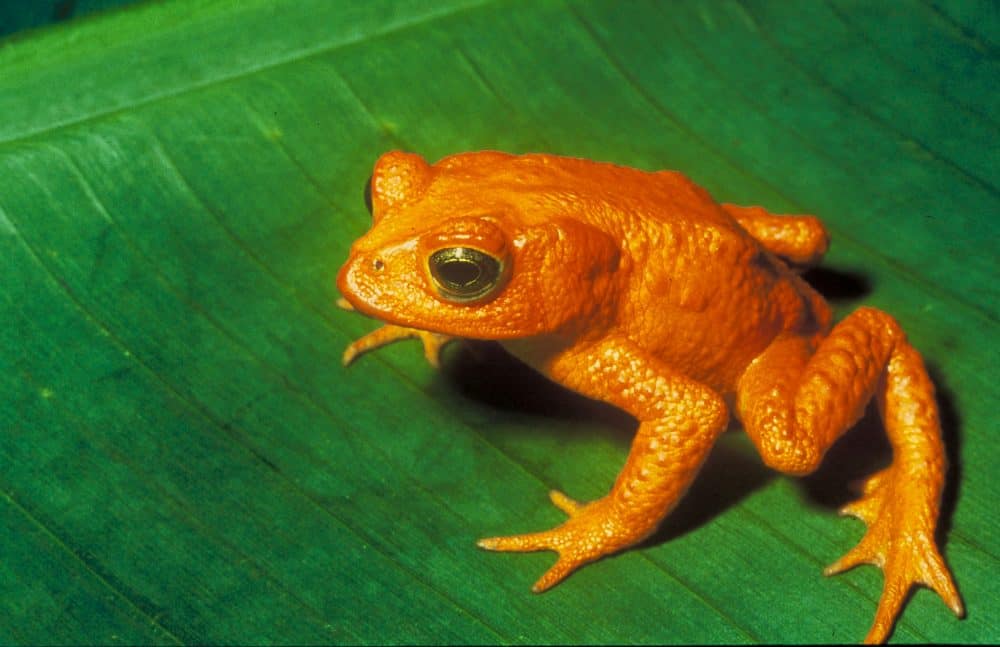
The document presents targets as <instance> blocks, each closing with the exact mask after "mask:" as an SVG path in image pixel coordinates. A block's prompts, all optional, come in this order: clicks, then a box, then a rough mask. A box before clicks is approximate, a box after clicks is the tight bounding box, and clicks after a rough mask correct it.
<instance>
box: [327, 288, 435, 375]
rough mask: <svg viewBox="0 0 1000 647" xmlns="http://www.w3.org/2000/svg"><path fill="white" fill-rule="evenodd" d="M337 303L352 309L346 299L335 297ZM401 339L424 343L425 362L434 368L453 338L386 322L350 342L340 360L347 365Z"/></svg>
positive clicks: (349, 309)
mask: <svg viewBox="0 0 1000 647" xmlns="http://www.w3.org/2000/svg"><path fill="white" fill-rule="evenodd" d="M337 305H338V306H340V307H341V308H343V309H344V310H348V311H351V312H353V311H354V306H352V305H351V304H350V302H349V301H348V300H347V299H344V298H340V299H337ZM403 339H419V340H420V341H421V342H422V343H423V345H424V357H425V358H426V359H427V363H428V364H430V365H431V366H433V367H434V368H440V366H441V350H442V349H443V348H444V347H445V345H446V344H447V343H448V342H450V341H452V340H453V339H455V338H454V337H451V336H450V335H442V334H440V333H436V332H429V331H427V330H418V329H417V328H407V327H405V326H396V325H393V324H386V325H384V326H382V327H381V328H378V329H376V330H373V331H372V332H370V333H368V334H367V335H365V336H364V337H361V338H359V339H356V340H354V341H353V342H351V343H350V344H349V345H348V346H347V348H345V349H344V355H343V357H342V358H341V361H342V362H343V364H344V366H347V365H348V364H350V363H351V362H353V361H354V360H355V359H357V357H358V356H359V355H363V354H364V353H367V352H368V351H370V350H375V349H376V348H381V347H382V346H385V345H387V344H391V343H393V342H395V341H400V340H403Z"/></svg>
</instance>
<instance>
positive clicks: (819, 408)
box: [737, 308, 963, 642]
mask: <svg viewBox="0 0 1000 647" xmlns="http://www.w3.org/2000/svg"><path fill="white" fill-rule="evenodd" d="M873 395H874V396H876V397H877V398H878V402H879V408H880V412H881V414H882V418H883V421H884V423H885V427H886V432H887V435H888V437H889V442H890V444H891V445H892V450H893V462H892V464H891V465H890V466H889V467H888V468H886V469H885V470H883V471H881V472H879V473H878V474H876V475H874V476H873V477H871V478H870V479H869V480H868V481H867V483H866V484H865V486H864V495H863V496H862V498H861V499H859V500H858V501H855V502H854V503H851V504H848V505H847V506H845V507H844V509H843V511H842V512H843V513H845V514H850V515H853V516H856V517H858V518H859V519H861V520H862V521H864V522H865V523H866V524H867V525H868V531H867V533H866V534H865V536H864V538H863V539H862V540H861V542H860V543H859V544H858V545H857V546H856V547H855V548H854V549H852V550H851V551H850V552H848V553H847V555H845V556H844V557H842V558H841V559H840V560H838V561H837V562H835V563H834V564H833V565H831V566H830V567H829V568H828V569H827V570H826V573H827V574H828V575H829V574H833V573H839V572H841V571H843V570H846V569H848V568H851V567H853V566H856V565H858V564H875V565H877V566H879V567H881V568H882V570H883V571H884V573H885V585H884V588H883V592H882V597H881V599H880V600H879V605H878V611H877V612H876V615H875V621H874V624H873V625H872V628H871V630H870V631H869V633H868V635H867V637H866V639H865V640H866V642H882V641H884V640H885V639H886V638H887V637H888V635H889V633H890V631H891V630H892V625H893V623H894V622H895V619H896V616H897V615H898V614H899V611H900V609H901V608H902V605H903V602H904V600H905V598H906V595H907V593H908V592H909V590H910V589H911V588H912V586H913V585H915V584H924V585H926V586H929V587H930V588H932V589H933V590H934V591H936V592H937V593H938V595H940V596H941V598H942V599H943V600H944V601H945V603H946V604H947V605H948V606H949V607H950V608H951V609H952V611H954V612H955V614H956V615H959V616H960V615H962V613H963V610H962V602H961V600H960V598H959V596H958V592H957V590H956V589H955V584H954V582H953V581H952V577H951V573H950V572H949V571H948V567H947V566H946V565H945V563H944V560H943V559H942V557H941V554H940V552H938V549H937V546H936V545H935V542H934V529H935V525H936V523H937V518H938V512H939V505H940V499H941V490H942V488H943V486H944V472H945V457H944V451H943V447H942V443H941V429H940V424H939V422H938V412H937V405H936V403H935V401H934V387H933V385H932V384H931V381H930V378H929V377H928V376H927V371H926V369H925V368H924V364H923V361H922V360H921V358H920V355H919V353H917V351H916V350H915V349H914V348H913V347H912V346H910V344H909V343H908V342H907V341H906V337H905V335H904V334H903V332H902V330H901V329H900V327H899V324H897V323H896V321H895V320H894V319H893V318H892V317H890V316H889V315H887V314H886V313H884V312H881V311H880V310H875V309H873V308H862V309H859V310H858V311H856V312H855V313H853V314H852V315H850V316H849V317H847V318H846V319H845V320H844V321H842V322H841V323H840V324H838V325H837V326H836V327H834V329H833V330H832V331H831V333H830V335H829V336H827V337H826V338H825V339H823V340H822V342H820V343H819V345H818V346H817V347H816V348H815V351H813V347H812V344H811V343H810V341H809V340H806V339H802V338H799V337H794V336H785V337H780V338H779V339H777V340H776V341H775V342H774V343H773V344H772V345H771V346H770V347H769V348H768V349H767V350H766V351H765V352H764V353H763V354H762V355H761V356H760V357H758V358H757V359H756V360H754V362H753V363H752V364H751V365H750V367H749V368H748V369H747V370H746V372H745V373H744V375H743V376H742V378H741V379H740V383H739V386H738V394H737V411H738V413H739V415H740V417H741V419H742V420H743V425H744V427H745V428H746V431H747V433H748V434H749V436H750V438H751V439H752V440H753V442H754V444H755V445H756V446H757V449H758V451H759V452H760V454H761V456H762V457H763V459H764V461H765V462H766V463H768V464H769V465H771V466H772V467H775V468H777V469H780V470H782V471H785V472H790V473H793V474H806V473H809V472H811V471H812V470H814V469H815V468H816V467H817V466H818V465H819V462H820V461H821V460H822V457H823V454H824V453H825V452H826V450H827V448H828V447H829V446H830V445H831V444H832V443H833V441H835V440H836V439H837V438H838V437H839V436H840V435H841V434H842V433H843V432H844V431H845V430H846V429H847V428H849V427H850V426H851V425H852V424H854V423H855V422H856V421H857V420H858V418H859V417H860V416H861V414H862V413H863V412H864V408H865V406H866V405H867V403H868V402H869V401H870V399H871V397H872V396H873Z"/></svg>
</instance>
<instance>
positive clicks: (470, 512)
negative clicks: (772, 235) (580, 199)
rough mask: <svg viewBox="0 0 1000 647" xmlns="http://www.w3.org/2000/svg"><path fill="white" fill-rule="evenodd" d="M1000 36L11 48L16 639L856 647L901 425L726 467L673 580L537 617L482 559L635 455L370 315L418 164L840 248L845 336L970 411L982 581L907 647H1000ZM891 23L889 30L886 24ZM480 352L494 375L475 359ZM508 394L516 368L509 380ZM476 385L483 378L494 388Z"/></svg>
mask: <svg viewBox="0 0 1000 647" xmlns="http://www.w3.org/2000/svg"><path fill="white" fill-rule="evenodd" d="M998 22H1000V13H998V12H997V11H996V9H995V7H994V5H992V4H991V3H988V2H982V3H978V4H977V3H943V2H934V3H922V2H906V3H870V4H859V3H852V2H833V3H820V2H813V3H787V2H747V3H733V2H714V3H694V2H690V3H655V2H649V3H624V4H622V3H611V2H607V3H602V2H585V3H562V2H554V1H553V2H549V1H546V2H528V3H512V2H495V1H489V0H480V1H472V0H454V1H452V2H417V1H411V2H370V3H339V2H338V3H332V2H322V1H319V0H315V1H306V2H302V1H299V2H290V1H289V2H283V1H268V2H264V1H263V0H258V1H248V2H240V3H233V2H223V1H221V0H217V1H208V2H183V1H177V2H171V3H141V4H138V5H135V6H133V7H130V8H128V9H126V10H120V11H117V12H113V13H109V14H104V15H100V16H97V17H95V18H93V19H90V20H86V21H82V22H75V23H67V24H63V25H59V26H56V27H54V28H51V29H48V30H40V31H37V32H33V33H31V34H28V35H26V36H24V37H17V38H12V39H9V40H7V41H0V114H3V115H4V118H3V119H2V120H0V293H2V300H0V312H2V313H3V314H2V316H3V322H4V323H5V325H4V327H3V329H2V332H0V362H2V366H0V368H2V369H3V370H2V371H0V383H2V386H3V392H4V393H5V394H7V398H6V400H5V404H4V406H3V407H0V429H2V430H3V432H2V434H0V467H2V469H0V517H2V520H0V524H2V527H3V528H4V529H5V530H6V531H7V532H4V533H0V599H2V600H3V601H4V602H3V607H0V608H3V609H4V612H3V613H2V614H0V642H4V643H66V644H82V643H117V642H121V643H129V644H134V643H156V644H172V643H303V644H306V643H308V644H315V643H400V642H409V643H434V644H441V643H542V642H545V643H568V642H588V643H622V642H629V643H633V642H641V643H647V642H648V643H697V642H757V641H764V642H776V641H781V642H806V641H808V642H824V641H832V642H844V641H847V642H851V641H856V640H858V639H860V638H861V637H862V636H863V635H864V633H865V631H866V630H867V628H868V626H869V624H870V622H871V618H872V616H873V613H874V609H875V604H876V602H877V599H878V596H879V593H880V588H881V575H880V574H879V572H878V571H877V570H876V569H873V568H862V569H856V570H855V571H852V572H850V573H847V574H844V575H841V576H838V577H836V578H823V577H822V576H821V575H820V572H821V569H822V567H823V566H825V565H826V564H828V563H830V562H832V561H833V560H834V559H836V558H837V557H839V556H840V555H841V554H843V553H844V552H845V551H846V550H848V549H849V548H850V547H851V546H853V544H854V543H855V542H856V541H857V540H858V539H859V538H860V535H861V526H860V524H858V523H857V522H853V521H848V520H843V519H840V518H837V517H836V515H835V514H834V509H835V507H836V504H838V503H842V502H843V501H844V500H845V499H846V497H848V496H849V495H848V492H847V490H846V489H845V485H844V484H845V482H846V481H847V480H849V479H851V478H860V477H861V476H863V475H864V474H865V473H867V472H870V471H872V470H873V469H875V468H876V467H877V465H878V461H879V460H884V459H885V458H886V456H885V453H884V448H883V450H882V451H881V452H880V449H879V445H880V443H882V444H883V445H884V442H883V441H880V440H879V439H880V438H881V431H880V429H879V426H878V422H877V419H876V418H875V417H873V416H869V417H868V418H866V419H865V421H863V422H862V423H861V424H860V425H859V427H858V429H856V430H855V431H853V432H851V434H849V436H848V437H847V438H845V439H844V440H843V441H842V443H840V444H839V445H838V446H837V447H836V448H835V449H834V451H833V452H831V457H830V466H829V467H827V468H825V469H824V470H822V471H821V472H820V473H819V474H818V475H816V476H814V477H811V478H809V479H806V480H804V481H793V480H790V479H788V478H785V477H780V476H776V475H773V474H770V473H768V472H767V471H766V470H765V469H764V468H763V467H762V466H761V464H760V461H759V459H757V458H756V456H755V454H754V451H753V448H752V447H751V446H750V444H749V442H748V441H747V440H746V439H745V438H744V437H743V435H742V434H741V433H739V432H734V433H730V434H727V435H725V436H724V437H723V438H722V439H721V440H720V442H719V444H718V446H717V447H716V449H715V450H714V451H713V454H712V456H711V458H710V459H709V462H708V464H707V465H706V467H705V468H704V470H703V473H702V474H701V475H700V477H699V479H698V482H697V483H696V484H695V486H694V487H693V488H692V490H691V492H689V494H688V496H687V498H686V499H685V501H684V502H683V503H682V504H681V506H680V507H679V508H678V510H676V511H675V513H674V515H673V516H672V517H671V519H670V520H668V522H667V523H666V524H665V526H664V528H663V529H662V530H661V531H660V532H659V533H658V534H657V535H656V536H655V537H654V538H653V539H652V540H651V541H650V542H648V543H647V544H645V545H644V546H643V547H641V548H639V549H635V550H632V551H629V552H627V553H625V554H623V555H620V556H616V557H614V558H612V559H606V560H603V561H601V562H599V563H596V564H593V565H591V566H588V567H587V568H585V569H583V570H582V571H580V572H579V573H577V574H575V575H574V576H573V577H572V578H570V579H569V580H568V581H567V582H565V583H564V584H562V585H560V586H558V587H556V588H555V589H554V590H552V591H551V592H549V593H546V594H544V595H541V596H535V595H532V594H530V593H529V586H530V584H531V583H532V582H533V581H534V579H535V578H536V577H537V576H538V575H540V574H541V572H542V571H543V570H544V569H545V568H546V567H547V566H548V565H549V564H551V562H552V556H551V555H550V554H533V555H518V556H510V555H496V554H489V553H485V552H482V551H478V550H476V548H475V546H474V542H475V539H477V538H478V537H481V536H489V535H495V534H503V533H510V532H519V531H528V530H535V529H543V528H546V527H549V526H551V525H553V524H555V523H557V522H559V521H560V514H559V513H558V511H556V510H555V509H553V508H551V507H550V506H549V504H548V503H547V501H546V499H545V492H546V490H547V489H549V488H556V487H557V488H559V489H562V490H565V491H567V492H568V493H570V494H571V495H572V496H574V497H578V498H581V499H587V498H594V497H597V496H600V495H602V494H603V493H604V492H606V490H607V488H608V487H609V486H610V484H611V482H612V481H613V479H614V476H615V474H616V473H617V470H618V469H619V468H620V466H621V464H622V462H623V460H624V457H625V454H626V452H627V448H628V441H629V437H630V433H631V431H632V422H631V421H630V420H628V419H627V418H626V417H623V416H620V415H617V414H616V413H615V412H612V411H609V410H607V409H605V408H603V407H598V406H595V405H593V404H592V403H588V402H585V401H582V400H580V399H577V398H574V397H571V396H569V395H567V394H565V393H564V392H562V391H560V390H558V389H557V388H555V387H553V386H551V385H548V384H547V383H545V382H544V381H543V380H541V379H540V378H537V377H535V376H533V375H532V374H530V372H527V371H526V370H525V369H524V368H522V367H519V366H517V365H516V364H513V363H511V362H508V361H504V360H503V359H502V358H501V357H497V356H495V355H493V354H491V353H492V351H491V350H490V349H479V350H477V351H475V352H473V351H472V350H468V349H452V350H451V351H450V352H449V354H448V356H447V360H446V366H445V369H444V371H443V372H441V373H435V372H434V371H432V370H431V369H430V368H429V367H427V366H426V365H425V364H424V363H423V359H422V357H421V356H420V353H419V350H418V349H417V348H415V347H414V346H410V345H405V344H403V345H397V346H394V347H391V348H387V349H384V350H382V351H380V352H378V353H376V354H374V355H372V356H369V357H365V358H364V359H362V360H360V361H359V362H358V363H357V364H356V365H355V366H352V367H351V368H350V369H349V370H345V369H343V368H341V366H340V354H341V352H342V350H343V348H344V346H345V345H346V344H347V343H349V342H350V341H351V340H352V339H354V338H356V337H358V336H360V335H361V334H363V333H364V332H366V331H368V330H370V329H371V328H372V323H371V322H368V321H366V320H364V319H363V318H361V317H358V316H357V315H354V314H351V313H346V312H342V311H339V310H338V309H336V308H335V307H334V305H333V302H334V300H335V299H336V296H337V295H336V293H335V289H334V286H333V284H332V281H333V277H334V276H335V273H336V270H337V268H338V267H339V265H340V263H341V262H342V260H343V259H344V258H345V256H346V252H347V249H348V247H349V245H350V243H351V242H352V241H353V240H354V239H355V238H356V237H358V236H359V235H361V234H362V233H363V232H364V231H365V230H366V228H367V227H368V225H369V222H368V221H369V219H368V215H367V213H365V210H364V205H363V201H362V187H363V186H364V182H365V179H366V178H367V177H368V175H369V173H370V169H371V165H372V163H373V162H374V160H375V159H376V158H377V156H378V155H379V154H380V153H382V152H384V151H386V150H389V149H392V148H403V149H408V150H414V151H417V152H420V153H422V154H423V155H425V156H426V157H428V158H429V159H437V158H439V157H441V156H443V155H446V154H449V153H453V152H457V151H463V150H477V149H501V150H508V151H512V152H526V151H547V152H553V153H561V154H569V155H577V156H581V157H588V158H592V159H601V160H608V161H614V162H618V163H621V164H626V165H631V166H637V167H641V168H647V169H659V168H674V169H679V170H682V171H684V172H685V173H686V174H688V175H689V176H691V177H692V178H693V179H694V180H695V181H697V182H699V183H700V184H702V185H704V186H705V187H706V188H708V189H709V190H710V191H711V192H712V193H713V194H714V195H715V196H716V197H717V198H718V199H720V200H726V201H733V202H737V203H742V204H762V205H765V206H767V207H768V208H770V209H771V210H773V211H776V212H789V213H814V214H816V215H819V216H820V217H822V218H823V219H824V221H825V222H826V223H827V224H828V225H829V227H830V229H831V231H832V233H833V236H834V246H833V248H832V250H831V252H830V254H829V255H828V260H827V261H826V262H825V265H824V266H825V267H826V268H828V271H827V272H826V273H822V272H821V273H818V274H814V275H813V278H815V279H817V280H818V281H819V283H820V287H821V288H822V289H824V291H826V292H827V294H829V295H830V296H831V298H833V299H834V303H835V305H836V306H837V309H838V312H839V313H840V314H841V315H842V314H844V313H846V312H848V311H849V310H850V309H853V308H854V307H857V306H858V305H860V304H861V303H868V304H872V305H875V306H878V307H881V308H883V309H885V310H887V311H889V312H891V313H893V314H894V315H895V316H896V317H897V318H898V319H899V320H900V321H901V322H902V324H903V326H904V328H905V329H906V330H907V331H908V333H909V335H910V337H911V339H912V341H913V342H914V344H915V345H916V346H917V347H918V348H920V349H921V350H922V352H923V353H924V355H925V357H926V359H927V360H928V363H929V365H930V366H931V368H932V370H933V373H934V377H935V379H936V381H937V382H938V385H939V391H940V396H941V402H942V413H943V419H944V423H945V431H946V442H947V443H948V446H949V451H950V455H949V457H950V460H951V463H952V471H951V474H952V476H951V480H950V482H949V490H948V492H947V493H946V502H945V503H946V505H945V509H946V514H945V523H944V524H943V525H944V531H943V533H942V536H943V539H944V540H945V553H946V556H947V559H948V560H949V563H950V564H951V565H952V567H953V569H954V571H955V575H956V578H957V581H958V585H959V588H960V590H961V592H962V595H963V598H964V601H965V603H966V606H967V609H968V617H967V618H966V619H965V620H962V621H958V620H956V619H954V618H953V617H952V616H951V615H950V613H949V612H948V610H947V609H946V608H945V607H944V605H943V604H942V603H941V602H940V600H938V599H937V598H936V596H934V595H933V594H932V593H931V592H930V591H927V590H920V591H918V592H917V593H916V594H915V595H914V596H913V597H912V599H911V600H910V602H909V605H908V606H907V608H906V611H905V613H904V614H903V616H902V619H901V621H900V622H899V623H898V625H897V628H896V631H895V634H894V636H893V637H894V639H895V640H898V641H934V642H990V641H996V640H998V639H1000V630H998V627H997V624H996V619H995V617H993V614H991V613H990V611H989V609H990V608H991V607H990V605H991V604H992V602H993V600H996V599H997V598H998V597H1000V590H998V586H997V581H998V577H997V576H998V575H1000V573H998V568H997V564H998V561H997V557H996V548H995V547H996V546H997V540H998V532H997V530H998V528H997V517H996V515H995V513H994V507H995V501H996V500H997V498H998V494H1000V493H998V486H997V480H996V479H995V478H994V467H995V465H996V464H997V459H998V458H1000V457H998V450H997V445H996V443H994V442H992V439H993V438H994V437H995V435H996V432H997V426H996V423H995V422H994V411H995V409H996V405H997V403H998V398H997V386H996V377H997V375H996V369H995V367H996V365H997V359H998V358H997V353H996V350H995V339H996V336H997V325H996V322H997V315H998V312H997V290H998V288H997V285H998V283H997V281H996V266H997V255H996V249H997V233H998V222H1000V221H998V218H997V214H998V213H1000V209H998V207H1000V204H998V202H1000V201H998V199H997V195H998V194H997V189H996V187H995V181H996V178H997V177H998V176H1000V174H998V164H997V161H998V160H997V151H998V150H1000V149H998V147H997V146H996V141H997V131H998V123H997V119H996V115H997V114H1000V110H998V108H1000V106H998V95H997V93H996V92H995V85H996V83H995V79H996V78H998V69H997V68H998V64H997V56H996V53H997V39H998V34H1000V30H998V26H1000V25H998ZM886 25H891V28H887V27H886ZM477 353H480V354H479V355H477ZM481 353H486V357H488V358H489V359H490V361H486V362H484V361H482V357H483V355H482V354H481ZM477 357H479V359H477Z"/></svg>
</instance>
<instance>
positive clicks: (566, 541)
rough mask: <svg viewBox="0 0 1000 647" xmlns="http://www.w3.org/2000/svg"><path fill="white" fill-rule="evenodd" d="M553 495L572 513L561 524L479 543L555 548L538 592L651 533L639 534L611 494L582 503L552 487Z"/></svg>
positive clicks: (492, 547) (514, 549) (519, 549)
mask: <svg viewBox="0 0 1000 647" xmlns="http://www.w3.org/2000/svg"><path fill="white" fill-rule="evenodd" d="M549 498H550V499H551V500H552V503H554V504H555V505H556V507H558V508H559V509H560V510H562V511H563V512H565V513H566V514H567V515H569V519H567V520H566V522H565V523H563V524H562V525H561V526H558V527H556V528H553V529H552V530H547V531H545V532H536V533H530V534H525V535H511V536H508V537H490V538H489V539H480V540H479V541H478V542H477V544H478V546H479V547H480V548H485V549H487V550H498V551H508V552H531V551H536V550H554V551H556V552H557V553H559V559H558V560H556V563H555V565H554V566H553V567H552V568H550V569H549V570H548V571H547V572H546V573H545V574H544V575H542V577H541V578H540V579H539V580H538V581H537V582H535V585H534V586H533V587H531V590H532V591H534V592H535V593H541V592H542V591H545V590H546V589H549V588H551V587H553V586H555V585H556V584H558V583H559V582H560V581H562V580H563V579H564V578H565V577H566V576H568V575H569V574H570V573H572V572H573V571H575V570H576V569H577V568H579V567H581V566H583V565H584V564H587V563H589V562H592V561H594V560H596V559H599V558H601V557H603V556H604V555H608V554H610V553H613V552H616V551H619V550H621V549H623V548H626V547H628V546H631V545H632V544H634V543H636V542H637V541H640V540H641V539H643V538H644V537H645V536H646V535H647V534H648V531H645V530H644V531H641V532H639V533H637V532H636V529H635V526H634V525H631V524H628V523H626V522H625V520H624V519H623V518H622V517H621V515H620V514H617V513H616V512H615V506H614V505H613V504H612V502H611V499H610V498H608V497H605V498H602V499H598V500H596V501H593V502H591V503H587V504H580V503H577V502H576V501H574V500H573V499H570V498H569V497H567V496H566V495H565V494H563V493H562V492H557V491H556V490H552V491H551V492H549Z"/></svg>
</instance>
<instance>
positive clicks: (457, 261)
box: [438, 258, 482, 286]
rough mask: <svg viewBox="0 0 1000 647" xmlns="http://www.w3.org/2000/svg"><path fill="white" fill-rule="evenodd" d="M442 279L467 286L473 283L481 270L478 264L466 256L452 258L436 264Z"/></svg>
mask: <svg viewBox="0 0 1000 647" xmlns="http://www.w3.org/2000/svg"><path fill="white" fill-rule="evenodd" d="M438 272H439V274H440V276H441V278H442V279H444V280H445V281H447V282H449V283H452V284H454V285H456V286H467V285H471V284H473V283H475V282H476V281H477V280H478V279H479V277H480V275H481V274H482V270H481V269H480V267H479V265H478V264H477V263H476V262H475V261H472V260H470V259H467V258H452V259H449V260H447V261H445V262H444V263H442V264H441V265H439V266H438Z"/></svg>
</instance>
